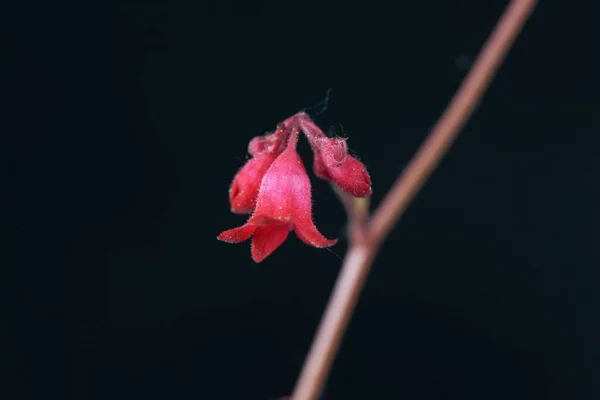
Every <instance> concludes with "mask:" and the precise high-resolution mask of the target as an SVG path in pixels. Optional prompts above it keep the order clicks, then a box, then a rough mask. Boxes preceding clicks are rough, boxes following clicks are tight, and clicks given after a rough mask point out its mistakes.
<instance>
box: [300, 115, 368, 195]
mask: <svg viewBox="0 0 600 400" xmlns="http://www.w3.org/2000/svg"><path fill="white" fill-rule="evenodd" d="M297 118H298V119H299V124H300V128H301V129H302V131H303V132H304V134H305V135H306V138H307V139H308V142H309V143H310V147H311V148H312V149H313V152H314V153H315V157H314V162H313V170H314V172H315V175H317V176H318V177H319V178H321V179H325V180H328V181H330V182H333V183H335V184H336V185H337V186H338V187H339V188H340V189H342V190H343V191H344V192H347V193H349V194H351V195H353V196H356V197H367V196H370V195H371V194H372V193H373V191H372V190H371V177H370V176H369V173H368V172H367V168H366V167H365V166H364V164H363V163H361V162H360V161H358V160H357V159H356V158H354V157H352V156H351V155H350V154H348V146H347V145H346V139H344V138H340V137H334V138H328V137H327V136H325V133H324V132H323V131H322V130H321V129H320V128H319V127H318V126H317V125H315V123H314V122H312V121H311V120H310V118H309V117H308V115H306V114H303V113H300V114H297Z"/></svg>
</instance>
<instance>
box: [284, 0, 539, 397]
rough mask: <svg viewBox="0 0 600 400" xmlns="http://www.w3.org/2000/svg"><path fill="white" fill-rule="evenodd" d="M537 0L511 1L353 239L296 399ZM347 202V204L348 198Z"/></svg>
mask: <svg viewBox="0 0 600 400" xmlns="http://www.w3.org/2000/svg"><path fill="white" fill-rule="evenodd" d="M536 4H537V0H512V1H511V2H510V4H509V5H508V7H507V8H506V10H505V12H504V14H503V15H502V17H501V18H500V20H499V21H498V23H497V25H496V27H495V29H494V31H493V32H492V34H491V35H490V38H489V39H488V40H487V42H486V43H485V45H484V47H483V49H482V51H481V53H480V54H479V57H478V58H477V61H476V62H475V64H474V65H473V68H472V69H471V71H470V72H469V74H468V75H467V77H466V78H465V80H464V81H463V83H462V85H461V86H460V88H459V89H458V91H457V92H456V94H455V95H454V97H453V98H452V100H451V102H450V104H449V105H448V108H447V109H446V111H445V112H444V113H443V114H442V116H441V118H440V120H439V121H438V123H437V124H436V125H435V126H434V127H433V129H432V131H431V133H430V134H429V136H428V137H427V139H426V140H425V142H424V143H423V144H422V145H421V147H420V149H419V150H418V151H417V153H416V155H415V156H414V157H413V159H412V161H411V162H410V164H409V165H408V166H407V167H406V169H405V170H404V172H403V173H402V174H401V175H400V177H399V178H398V180H397V181H396V183H395V184H394V186H393V187H392V189H391V190H390V192H389V193H388V194H387V196H386V197H385V198H384V200H383V201H382V203H381V205H380V206H379V207H378V209H377V210H376V212H375V213H374V215H373V217H372V218H371V219H370V221H369V223H368V229H366V230H365V232H366V233H365V235H363V236H366V238H365V237H362V238H361V240H353V238H352V235H351V238H350V248H349V250H348V253H347V254H346V257H345V259H344V263H343V265H342V270H341V272H340V274H339V276H338V279H337V281H336V284H335V287H334V289H333V292H332V294H331V297H330V299H329V303H328V304H327V308H326V310H325V313H324V315H323V318H322V320H321V323H320V325H319V328H318V331H317V334H316V336H315V339H314V341H313V344H312V346H311V349H310V351H309V353H308V356H307V358H306V361H305V363H304V366H303V369H302V372H301V374H300V377H299V379H298V382H297V383H296V387H295V389H294V394H293V399H294V400H315V399H316V398H317V396H318V394H319V393H320V391H321V389H322V387H323V383H324V382H325V379H326V377H327V375H328V374H329V371H330V369H331V366H332V365H333V361H334V359H335V356H336V354H337V351H338V349H339V347H340V343H341V340H342V337H343V335H344V332H345V330H346V328H347V326H348V323H349V322H350V318H351V316H352V313H353V311H354V308H355V306H356V303H357V302H358V298H359V296H360V292H361V290H362V287H363V286H364V284H365V281H366V279H367V276H368V273H369V270H370V267H371V264H372V263H373V260H374V258H375V256H376V254H377V250H378V249H379V246H380V245H381V243H382V242H383V241H384V240H385V238H386V237H387V235H388V234H389V232H390V231H391V229H392V228H393V227H394V225H395V224H396V223H397V222H398V220H399V219H400V217H401V215H402V213H403V212H404V211H405V210H406V208H407V207H408V205H409V203H410V201H411V200H412V199H413V198H414V197H415V195H416V194H417V192H418V191H419V190H420V189H421V188H422V187H423V185H424V184H425V181H426V180H427V178H428V177H429V176H430V175H431V173H432V172H433V170H434V169H435V167H436V166H437V165H438V164H439V162H440V160H441V158H442V157H443V156H444V154H445V153H446V152H447V151H448V149H449V148H450V146H451V145H452V143H453V141H454V139H456V137H457V136H458V133H459V132H460V129H461V128H462V127H463V126H464V124H465V123H466V121H467V119H468V118H469V117H470V115H471V114H472V113H473V111H474V109H475V107H476V106H477V104H478V103H479V101H480V99H481V97H482V96H483V93H484V92H485V90H486V89H487V87H488V86H489V84H490V82H491V80H492V78H493V77H494V75H495V73H496V71H497V70H498V68H499V66H500V64H501V62H502V60H503V59H504V58H505V57H506V54H507V53H508V51H509V49H510V47H511V46H512V44H513V42H514V40H515V38H516V37H517V35H518V34H519V32H520V31H521V29H522V27H523V25H524V24H525V21H526V20H527V18H528V17H529V15H530V14H531V13H532V11H533V9H534V8H535V5H536ZM345 204H346V207H347V209H348V203H347V202H345ZM350 217H352V215H350ZM350 219H351V220H352V218H350ZM351 222H352V221H351ZM359 225H360V226H363V224H362V223H359Z"/></svg>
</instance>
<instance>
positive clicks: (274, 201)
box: [218, 127, 337, 262]
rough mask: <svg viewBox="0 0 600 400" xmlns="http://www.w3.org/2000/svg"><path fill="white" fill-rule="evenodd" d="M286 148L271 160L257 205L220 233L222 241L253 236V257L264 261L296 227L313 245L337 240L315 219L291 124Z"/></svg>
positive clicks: (257, 260) (304, 238) (308, 187)
mask: <svg viewBox="0 0 600 400" xmlns="http://www.w3.org/2000/svg"><path fill="white" fill-rule="evenodd" d="M291 129H292V133H291V134H290V138H289V142H288V144H287V147H286V149H285V150H284V151H283V152H282V153H281V154H280V155H279V156H277V158H276V159H275V161H273V162H272V164H271V165H270V167H269V169H268V171H267V172H266V174H264V177H263V178H262V181H261V184H260V189H259V191H258V196H257V200H256V208H255V210H254V213H253V214H252V216H251V217H250V219H248V221H247V222H246V223H245V224H244V225H243V226H241V227H239V228H234V229H230V230H227V231H225V232H223V233H221V234H220V235H219V236H218V239H219V240H222V241H225V242H229V243H239V242H243V241H245V240H248V239H249V238H250V237H251V236H252V245H251V251H252V259H253V260H254V261H255V262H261V261H262V260H264V259H265V258H266V257H267V256H269V255H270V254H271V253H273V251H275V249H277V248H278V247H279V246H280V245H281V244H282V243H283V242H284V241H285V239H286V238H287V236H288V234H289V232H290V231H291V230H293V231H294V232H295V233H296V235H297V236H298V238H300V240H302V241H303V242H305V243H306V244H308V245H311V246H314V247H329V246H333V245H334V244H335V243H336V242H337V239H334V240H330V239H327V238H325V237H324V236H323V235H322V234H321V233H320V232H319V231H318V230H317V228H316V227H315V225H314V223H313V220H312V200H311V185H310V180H309V178H308V175H307V173H306V169H305V168H304V165H303V163H302V160H301V159H300V156H299V155H298V153H297V152H296V142H297V139H298V130H297V128H295V127H292V128H291Z"/></svg>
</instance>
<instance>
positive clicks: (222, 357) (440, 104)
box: [0, 0, 600, 400]
mask: <svg viewBox="0 0 600 400" xmlns="http://www.w3.org/2000/svg"><path fill="white" fill-rule="evenodd" d="M505 4H506V2H505V1H477V0H463V1H456V0H453V1H437V2H378V1H371V2H354V3H352V2H321V1H307V2H300V3H299V2H281V1H254V2H249V1H220V2H216V1H214V2H204V3H203V2H197V3H193V2H190V3H188V4H186V3H175V2H172V3H167V2H162V3H160V2H154V3H152V4H149V3H147V4H141V3H121V4H119V5H114V6H112V7H111V8H109V7H107V6H104V8H97V9H95V8H93V7H92V6H82V5H79V6H69V7H67V6H62V5H56V4H47V5H45V6H35V7H33V6H31V8H27V9H26V8H25V7H22V8H20V9H17V8H16V7H13V8H12V9H10V10H8V9H7V10H5V11H4V12H3V13H2V17H3V18H2V19H3V21H2V30H3V33H2V36H3V38H5V39H6V40H5V44H7V46H5V50H6V53H4V52H3V53H4V54H5V55H4V56H2V64H3V65H4V67H3V69H4V71H5V72H4V73H3V74H2V75H3V78H2V88H1V90H2V92H3V96H2V97H3V106H2V108H3V113H2V114H3V115H4V117H3V118H2V119H3V120H4V122H3V125H4V126H5V127H4V128H3V129H2V130H3V131H4V132H6V133H7V134H3V135H2V144H1V146H2V147H1V148H2V150H1V151H2V161H3V165H4V167H3V168H2V169H3V171H4V172H5V173H6V176H5V178H6V179H3V180H4V182H5V184H3V187H4V189H2V190H1V191H2V198H3V202H4V206H2V208H3V212H2V230H3V231H4V232H5V233H6V235H5V237H4V239H3V240H2V242H3V243H2V248H3V250H2V253H3V257H2V258H3V259H4V260H5V261H2V264H3V268H2V271H3V276H4V278H2V282H3V284H2V296H3V306H4V307H3V308H4V309H5V310H6V312H5V313H3V314H4V316H5V317H6V322H5V323H2V326H3V332H4V333H3V339H2V344H3V346H2V347H3V348H4V350H3V351H2V353H3V355H2V356H1V358H2V359H3V360H5V361H8V362H7V363H6V364H5V363H4V362H3V363H2V364H4V366H5V367H4V369H3V373H2V374H3V382H4V383H3V384H2V389H1V390H2V391H3V392H4V393H3V394H0V396H1V397H2V398H3V399H12V398H15V399H17V398H38V399H49V398H56V399H59V398H68V399H121V398H122V399H137V398H140V399H149V398H161V399H166V398H173V399H244V400H248V399H263V400H266V399H268V398H275V397H278V396H283V395H285V394H287V393H289V392H291V390H292V387H293V384H294V381H295V379H296V377H297V375H298V373H299V370H300V367H301V364H302V361H303V358H304V356H305V354H306V351H307V349H308V347H309V344H310V341H311V339H312V336H313V334H314V330H315V328H316V324H317V323H318V321H319V318H320V315H321V313H322V311H323V308H324V305H325V303H326V300H327V298H328V294H329V290H330V289H331V287H332V285H333V282H334V279H335V277H336V274H337V272H338V270H339V266H340V259H339V257H342V256H343V254H344V251H345V248H346V244H347V243H346V241H345V239H344V223H345V216H344V212H343V210H342V208H341V207H340V205H339V203H338V201H337V199H336V198H335V196H334V195H333V193H332V192H331V191H330V188H329V186H328V185H327V184H326V183H325V182H323V181H320V180H317V179H315V178H314V176H313V177H312V182H313V200H314V217H315V222H316V225H317V227H318V228H319V229H320V230H321V232H323V233H324V234H325V236H327V237H335V236H338V237H340V239H341V241H340V243H339V244H338V245H336V246H335V247H333V248H332V251H331V252H329V251H326V250H319V249H314V248H310V247H308V246H305V245H304V244H302V243H301V242H300V241H299V240H297V239H296V238H295V237H294V235H292V236H291V237H290V239H288V240H287V241H286V243H284V245H283V246H282V247H281V248H279V249H278V250H277V251H276V252H275V253H274V254H273V255H272V256H270V257H269V258H267V260H265V261H264V262H263V263H262V264H259V265H256V264H254V263H253V262H252V261H251V259H250V254H249V243H243V244H238V245H230V244H225V243H222V242H219V241H217V240H216V235H217V234H218V233H219V232H221V231H223V230H225V229H229V228H232V227H235V226H239V225H241V224H242V223H243V222H244V217H243V216H237V215H233V214H231V213H230V212H229V204H228V201H227V190H228V186H229V184H230V182H231V179H232V178H233V176H234V174H235V172H236V170H237V169H238V168H239V167H241V165H243V163H244V161H245V160H246V159H247V154H246V146H247V143H248V141H249V140H250V139H251V138H252V137H253V136H255V135H258V134H261V133H263V132H264V131H265V130H272V129H273V128H274V127H275V125H276V124H277V122H280V121H282V120H283V119H285V118H287V117H288V116H290V115H292V114H294V113H295V112H297V111H298V110H299V109H301V108H305V107H310V106H311V105H313V104H315V103H317V102H318V101H320V100H321V99H323V97H324V96H325V93H326V91H327V89H332V92H331V100H330V103H329V107H328V109H327V111H326V112H325V113H324V114H322V115H320V116H318V118H317V119H316V121H317V123H318V124H319V125H320V126H321V127H323V128H324V129H325V130H329V129H332V132H334V133H336V134H339V135H345V136H348V137H349V138H350V139H349V146H350V147H351V149H352V150H353V151H354V152H355V154H357V155H358V156H359V157H360V159H361V160H362V161H363V162H364V163H365V164H366V165H367V166H368V168H369V171H370V173H371V176H372V179H373V189H374V194H373V197H372V202H373V205H374V206H376V205H377V204H378V202H379V201H380V200H381V199H382V197H383V195H384V194H385V192H386V190H387V189H388V188H389V187H390V186H391V184H392V183H393V181H394V180H395V178H396V177H397V175H398V174H399V173H400V171H401V170H402V168H403V167H404V166H405V165H406V164H407V162H408V161H409V160H410V157H411V156H412V154H413V153H414V151H415V150H416V148H417V147H418V145H419V144H420V142H421V141H422V140H423V138H424V137H425V135H426V134H427V132H428V131H429V129H430V128H431V126H432V125H433V124H434V123H435V121H436V119H437V117H438V116H439V115H440V113H441V112H442V111H443V109H444V107H445V106H446V104H447V103H448V101H449V99H450V98H451V96H452V94H453V93H454V91H455V90H456V88H457V87H458V85H459V83H460V82H461V80H462V79H463V78H464V76H465V74H466V71H467V69H468V65H469V63H470V62H471V61H472V60H473V59H474V57H475V56H476V54H477V52H478V50H479V49H480V47H481V46H482V44H483V42H484V40H485V39H486V37H487V36H488V34H489V32H490V31H491V29H492V27H493V26H494V24H495V22H496V20H497V18H498V17H499V15H500V14H501V12H502V10H503V8H504V6H505ZM592 15H593V13H592V12H591V10H589V9H588V10H586V9H584V7H583V6H581V5H580V4H578V3H576V2H568V5H567V2H562V4H560V2H554V3H553V2H542V4H541V5H540V6H539V8H538V9H537V11H536V13H535V14H534V15H533V17H532V18H531V20H530V21H529V23H528V24H527V26H526V27H525V29H524V31H523V33H522V35H521V36H520V37H519V39H518V40H517V42H516V44H515V47H514V49H513V50H512V52H511V53H510V55H509V56H508V58H507V60H506V62H505V64H504V65H503V67H502V69H501V71H500V72H499V75H498V76H497V79H496V80H495V81H494V83H493V84H492V86H491V88H490V90H489V92H488V93H487V95H486V96H485V99H484V101H483V102H482V103H481V105H480V107H479V108H478V110H477V111H476V113H475V115H474V117H473V118H472V119H471V120H470V122H469V123H468V125H467V127H466V128H465V129H464V131H463V133H462V134H461V136H460V137H459V139H458V141H457V142H456V144H455V145H454V147H453V148H452V150H451V152H450V153H449V155H448V156H447V157H446V158H445V160H444V161H443V163H442V164H441V166H440V168H439V169H438V170H437V171H436V173H435V174H434V175H433V177H432V178H431V179H430V181H429V182H428V184H427V185H426V187H425V188H424V190H423V191H422V192H421V193H420V194H419V196H418V197H417V198H416V200H415V202H414V204H413V205H412V206H411V207H410V208H409V210H408V212H407V214H406V215H405V216H404V217H403V218H402V220H401V222H400V224H399V225H398V226H397V228H395V230H394V231H393V233H392V235H391V236H390V238H389V239H388V240H387V241H386V243H385V245H384V247H383V248H382V250H381V253H380V255H379V257H378V258H377V260H376V263H375V265H374V269H373V271H372V274H371V276H370V279H369V281H368V283H367V285H366V287H365V291H364V294H363V296H362V297H361V301H360V304H359V306H358V309H357V310H356V313H355V316H354V318H353V320H352V323H351V326H350V329H349V331H348V334H347V336H346V338H345V340H344V343H343V346H342V348H341V352H340V354H339V357H338V358H337V361H336V364H335V366H334V369H333V372H332V374H331V376H330V379H329V381H328V385H327V391H326V394H325V398H327V399H379V398H381V399H384V398H385V399H396V398H397V399H454V398H456V399H507V398H528V399H567V398H568V399H592V398H598V396H599V395H600V391H599V385H598V383H597V377H598V374H599V371H600V369H599V366H600V364H599V360H600V346H599V345H598V340H597V336H598V334H600V329H599V328H600V324H599V317H598V311H597V307H598V304H599V301H598V300H600V298H599V295H598V284H599V279H600V272H599V266H600V253H599V252H598V247H597V243H598V239H599V235H598V233H599V232H600V228H599V227H598V226H599V224H600V212H599V210H600V208H599V201H600V190H599V186H598V181H599V178H600V158H599V156H598V145H597V142H596V136H597V135H598V132H599V130H598V128H599V124H598V108H599V102H598V100H597V95H598V94H597V91H596V90H594V84H592V81H593V75H594V74H595V73H594V72H593V71H594V70H595V68H594V67H593V66H592V63H593V61H592V60H591V58H592V57H593V54H594V53H595V52H597V50H593V49H594V46H595V45H594V43H595V42H596V40H594V39H593V37H594V36H593V35H592V33H591V30H590V27H591V21H592V19H591V17H592ZM300 152H301V155H302V156H303V157H305V161H306V163H307V164H308V165H310V163H311V158H310V157H311V155H310V150H308V146H307V145H306V142H304V141H303V142H301V144H300Z"/></svg>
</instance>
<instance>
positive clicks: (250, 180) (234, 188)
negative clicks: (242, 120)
mask: <svg viewBox="0 0 600 400" xmlns="http://www.w3.org/2000/svg"><path fill="white" fill-rule="evenodd" d="M282 128H283V127H279V128H278V129H277V131H275V133H272V134H269V135H265V136H257V137H255V138H254V139H252V140H251V141H250V144H249V145H248V152H249V153H250V154H251V155H252V156H253V157H254V158H252V159H250V160H249V161H248V162H247V163H246V164H245V165H244V166H243V167H242V168H240V170H239V171H238V172H237V174H236V175H235V177H234V178H233V182H232V183H231V187H230V188H229V204H230V205H231V212H233V213H236V214H249V213H251V212H252V210H254V206H255V204H256V198H257V196H258V190H259V188H260V182H261V181H262V178H263V176H264V175H265V173H266V172H267V170H268V169H269V167H270V166H271V164H272V163H273V161H275V158H277V155H278V154H279V153H280V152H281V146H282V144H283V142H284V139H285V137H284V136H285V135H284V134H283V130H282Z"/></svg>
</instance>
